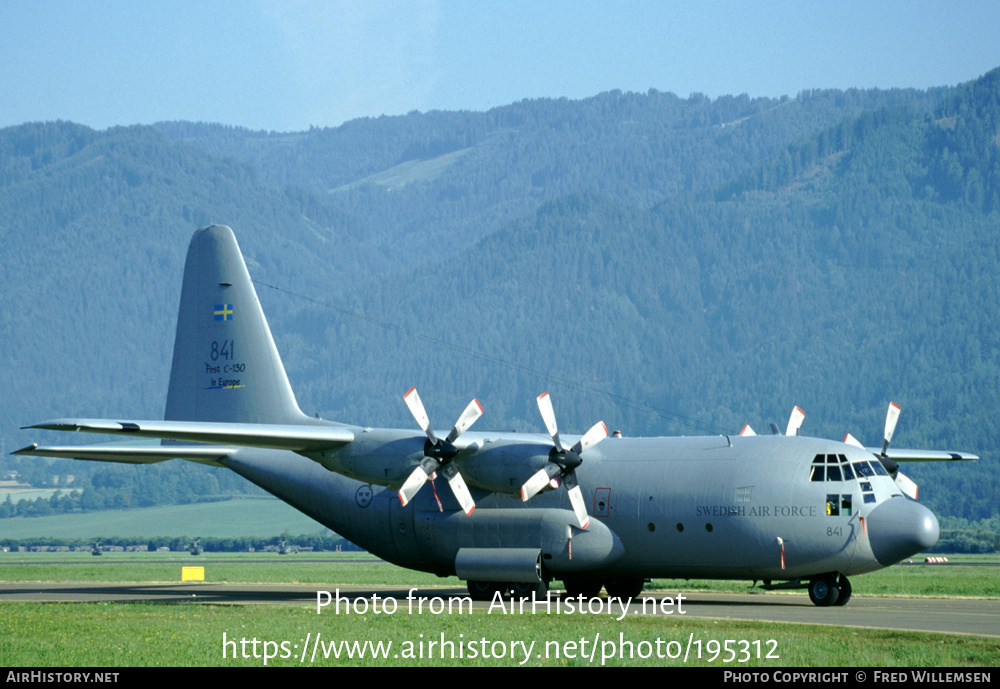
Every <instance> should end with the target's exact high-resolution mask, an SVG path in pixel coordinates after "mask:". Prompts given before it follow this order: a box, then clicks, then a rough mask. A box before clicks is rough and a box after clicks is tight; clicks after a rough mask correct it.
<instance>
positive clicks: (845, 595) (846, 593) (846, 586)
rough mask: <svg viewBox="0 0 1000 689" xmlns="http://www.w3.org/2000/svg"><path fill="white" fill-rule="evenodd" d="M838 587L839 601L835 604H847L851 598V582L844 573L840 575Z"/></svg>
mask: <svg viewBox="0 0 1000 689" xmlns="http://www.w3.org/2000/svg"><path fill="white" fill-rule="evenodd" d="M837 588H838V589H839V593H838V595H837V602H836V603H834V605H847V601H849V600H851V582H850V580H849V579H848V578H847V577H845V576H844V575H843V574H841V575H840V581H838V582H837Z"/></svg>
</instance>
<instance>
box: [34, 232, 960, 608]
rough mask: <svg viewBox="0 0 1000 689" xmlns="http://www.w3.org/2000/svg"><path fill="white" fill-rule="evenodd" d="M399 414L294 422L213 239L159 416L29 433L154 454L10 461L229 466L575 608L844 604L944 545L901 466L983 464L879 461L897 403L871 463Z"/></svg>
mask: <svg viewBox="0 0 1000 689" xmlns="http://www.w3.org/2000/svg"><path fill="white" fill-rule="evenodd" d="M404 399H405V402H406V404H407V406H408V407H409V409H410V411H411V413H412V414H413V416H414V418H415V419H416V420H417V423H418V425H419V426H420V428H421V429H422V431H423V433H417V432H415V431H413V430H391V429H381V428H368V427H364V426H353V425H347V424H342V423H334V422H332V421H325V420H322V419H317V418H311V417H309V416H306V415H305V414H303V413H302V412H301V411H300V410H299V407H298V404H297V402H296V400H295V396H294V394H293V392H292V388H291V386H290V384H289V382H288V378H287V376H286V375H285V369H284V367H283V366H282V363H281V359H280V357H279V356H278V351H277V348H276V347H275V344H274V340H273V339H272V337H271V332H270V329H269V328H268V325H267V321H266V320H265V318H264V313H263V311H262V309H261V306H260V302H259V301H258V299H257V294H256V292H255V290H254V287H253V285H252V283H251V281H250V275H249V273H248V272H247V268H246V264H245V263H244V261H243V256H242V254H241V253H240V250H239V247H238V246H237V243H236V238H235V237H234V236H233V232H232V230H230V229H229V228H228V227H225V226H218V225H215V226H211V227H207V228H203V229H201V230H198V231H197V232H196V233H195V235H194V238H193V239H192V240H191V246H190V249H189V251H188V256H187V263H186V266H185V269H184V283H183V288H182V291H181V301H180V314H179V317H178V321H177V337H176V341H175V344H174V358H173V365H172V370H171V374H170V387H169V390H168V393H167V405H166V414H165V420H163V421H137V420H116V419H110V420H100V419H57V420H53V421H46V422H44V423H39V424H35V425H33V426H28V427H26V428H38V429H51V430H59V431H86V432H88V433H101V434H113V435H125V436H132V437H147V438H156V439H160V442H159V444H153V445H149V446H136V445H135V444H128V445H121V444H115V443H111V444H104V445H89V446H72V447H55V446H50V447H39V446H38V445H37V444H35V445H31V446H29V447H26V448H24V449H21V450H18V451H17V452H16V453H15V454H21V455H36V456H47V457H69V458H75V459H85V460H97V461H107V462H128V463H134V464H151V463H155V462H162V461H165V460H167V459H173V458H179V459H184V460H188V461H192V462H198V463H201V464H207V465H211V466H219V467H226V468H228V469H231V470H233V471H235V472H236V473H238V474H240V475H241V476H243V477H245V478H247V479H248V480H250V481H252V482H253V483H255V484H257V485H258V486H260V487H261V488H263V489H264V490H266V491H268V492H270V493H272V494H274V495H276V496H277V497H279V498H280V499H282V500H284V501H285V502H287V503H289V504H290V505H292V506H294V507H295V508H297V509H299V510H301V511H302V512H304V513H305V514H307V515H309V516H310V517H312V518H313V519H315V520H317V521H318V522H320V523H322V524H324V525H326V526H328V527H329V528H331V529H333V530H334V531H336V532H337V533H338V534H341V535H342V536H344V537H346V538H348V539H350V540H351V541H353V542H354V543H356V544H357V545H359V546H361V547H362V548H364V549H366V550H368V551H370V552H372V553H374V554H375V555H378V556H379V557H381V558H384V559H385V560H388V561H390V562H393V563H396V564H398V565H401V566H403V567H408V568H412V569H417V570H423V571H427V572H433V573H436V574H438V575H441V576H450V575H457V576H458V577H459V578H460V579H462V580H465V581H466V582H467V585H468V589H469V592H470V594H471V595H472V596H473V597H475V598H479V599H484V598H492V597H493V596H494V595H495V594H496V592H498V591H501V592H505V593H506V592H513V593H514V594H515V595H530V594H531V593H532V592H537V593H543V592H545V591H547V589H548V585H549V582H551V581H552V580H561V581H562V582H563V584H564V585H565V588H566V589H567V591H569V592H570V594H571V595H573V596H577V595H579V594H585V595H587V596H591V595H597V594H598V593H599V592H600V590H601V587H602V586H603V587H605V588H606V589H607V592H608V595H611V596H620V597H623V598H624V597H632V596H636V595H638V594H639V593H640V592H641V591H642V588H643V585H644V582H645V581H646V580H648V579H650V578H652V577H666V578H705V579H744V580H752V581H754V582H756V581H758V580H759V581H763V582H764V585H765V587H770V586H772V582H787V583H783V584H774V585H773V586H774V587H778V586H789V587H795V586H800V587H806V586H808V589H809V597H810V598H811V599H812V601H813V603H815V604H816V605H820V606H829V605H843V604H844V603H846V602H847V600H848V599H849V598H850V597H851V584H850V582H849V581H848V578H847V577H848V576H850V575H854V574H862V573H864V572H871V571H874V570H877V569H881V568H883V567H887V566H889V565H892V564H893V563H896V562H899V561H900V560H901V559H903V558H906V557H909V556H911V555H913V554H915V553H918V552H920V551H922V550H925V549H927V548H929V547H931V546H932V545H934V543H935V542H936V541H937V539H938V534H939V528H938V522H937V519H936V518H935V516H934V514H933V513H932V512H930V511H929V510H928V509H927V508H925V507H923V506H922V505H920V504H919V503H917V502H916V501H915V500H913V499H911V498H910V497H907V496H906V495H904V491H906V492H911V491H912V492H911V494H914V495H915V486H914V485H913V484H912V482H911V481H909V480H908V479H905V477H903V476H902V474H901V473H899V471H898V466H897V463H896V462H897V461H901V460H916V461H936V460H956V459H976V456H975V455H970V454H964V453H954V452H934V451H913V450H898V449H893V450H890V449H888V440H889V438H890V437H891V435H892V428H893V427H894V426H895V415H896V414H898V407H896V408H895V409H896V411H895V412H893V411H892V410H893V407H895V405H892V406H890V416H889V419H888V422H887V427H886V434H885V435H886V441H885V443H884V444H883V446H882V447H881V448H870V449H865V448H864V447H861V446H860V443H858V442H857V441H854V440H853V438H848V439H846V440H845V442H837V441H832V440H822V439H816V438H806V437H799V436H798V435H797V428H798V425H799V424H801V416H802V415H801V412H799V411H798V410H797V409H796V411H795V412H793V415H792V419H791V421H790V423H789V428H788V429H787V431H786V435H778V434H774V433H772V434H771V435H751V433H752V431H749V429H745V431H744V433H743V434H741V435H735V434H734V435H733V436H715V437H690V438H688V437H675V438H624V437H616V436H617V434H616V435H615V436H612V437H611V438H607V439H605V438H606V436H607V430H606V428H605V426H604V424H603V423H598V424H597V425H596V426H594V428H592V429H590V431H588V432H587V433H585V434H584V435H583V436H581V437H573V438H563V437H561V436H560V435H559V431H558V428H557V425H556V420H555V414H554V412H553V406H552V401H551V398H550V397H549V396H548V393H546V394H543V395H541V396H540V397H539V398H538V406H539V409H540V411H541V415H542V419H543V421H544V424H545V427H546V429H547V431H548V434H547V435H545V434H524V433H505V432H489V431H487V432H482V433H472V432H466V431H467V430H468V429H469V427H470V426H471V425H472V424H473V423H474V422H475V421H476V419H477V418H479V416H480V415H481V414H482V408H481V407H480V405H479V403H478V402H477V401H475V400H473V402H472V403H471V404H470V405H469V407H468V408H467V409H466V410H465V412H464V413H463V414H462V415H461V416H460V417H459V420H458V422H457V423H456V424H455V426H454V428H453V429H452V431H451V432H450V433H449V434H448V435H447V436H446V437H445V438H441V437H439V436H438V435H437V434H436V433H435V432H434V430H433V429H432V427H431V423H430V421H429V419H428V416H427V414H426V412H425V411H424V406H423V404H422V403H421V401H420V397H419V396H418V394H417V392H416V390H410V391H409V392H407V393H406V395H404ZM438 475H441V476H443V477H444V478H445V479H446V481H447V482H448V484H449V486H450V489H443V486H442V487H438V486H437V485H436V484H435V479H436V478H437V476H438ZM425 483H430V484H431V485H430V486H429V487H428V486H425V485H424V484H425ZM807 582H808V583H807Z"/></svg>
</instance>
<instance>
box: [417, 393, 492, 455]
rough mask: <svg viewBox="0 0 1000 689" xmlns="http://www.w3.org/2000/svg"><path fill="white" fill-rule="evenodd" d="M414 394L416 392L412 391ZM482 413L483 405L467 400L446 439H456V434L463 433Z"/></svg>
mask: <svg viewBox="0 0 1000 689" xmlns="http://www.w3.org/2000/svg"><path fill="white" fill-rule="evenodd" d="M414 394H416V393H414ZM482 415H483V406H482V405H481V404H479V400H472V401H471V402H469V406H468V407H466V408H465V411H463V412H462V415H461V416H460V417H458V421H456V422H455V427H454V428H453V429H451V433H449V434H448V438H447V441H448V442H449V443H453V442H455V441H456V440H458V436H460V435H462V434H463V433H465V432H466V431H467V430H469V428H470V427H471V426H472V424H474V423H475V422H476V420H477V419H479V417H480V416H482Z"/></svg>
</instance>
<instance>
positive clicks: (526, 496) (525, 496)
mask: <svg viewBox="0 0 1000 689" xmlns="http://www.w3.org/2000/svg"><path fill="white" fill-rule="evenodd" d="M560 471H561V469H560V468H559V467H558V466H556V465H555V464H551V463H549V464H546V465H545V466H544V467H542V468H541V469H539V470H538V471H536V472H535V473H534V474H532V476H531V478H529V479H528V480H527V481H525V482H524V485H523V486H521V501H522V502H528V500H530V499H531V498H533V497H535V496H536V495H537V494H538V493H540V492H541V491H543V490H545V488H546V487H547V486H548V485H549V482H550V481H551V480H552V479H554V478H555V477H557V476H558V475H559V473H560Z"/></svg>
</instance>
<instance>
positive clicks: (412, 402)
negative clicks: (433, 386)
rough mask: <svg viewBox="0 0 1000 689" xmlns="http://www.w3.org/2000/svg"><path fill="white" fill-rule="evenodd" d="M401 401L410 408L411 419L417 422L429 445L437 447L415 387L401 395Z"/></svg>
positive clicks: (435, 438) (435, 437) (429, 421)
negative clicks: (429, 442)
mask: <svg viewBox="0 0 1000 689" xmlns="http://www.w3.org/2000/svg"><path fill="white" fill-rule="evenodd" d="M403 399H404V400H405V401H406V406H407V407H409V408H410V413H411V414H413V418H414V419H416V420H417V425H418V426H420V429H421V430H422V431H423V432H424V433H426V434H427V437H428V438H429V439H430V441H431V443H432V444H434V445H437V441H438V440H437V436H436V435H434V430H433V429H432V428H431V420H430V419H429V418H428V417H427V412H426V411H425V410H424V403H423V402H421V401H420V395H418V394H417V389H416V388H415V387H414V388H410V391H409V392H407V393H406V394H405V395H403Z"/></svg>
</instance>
